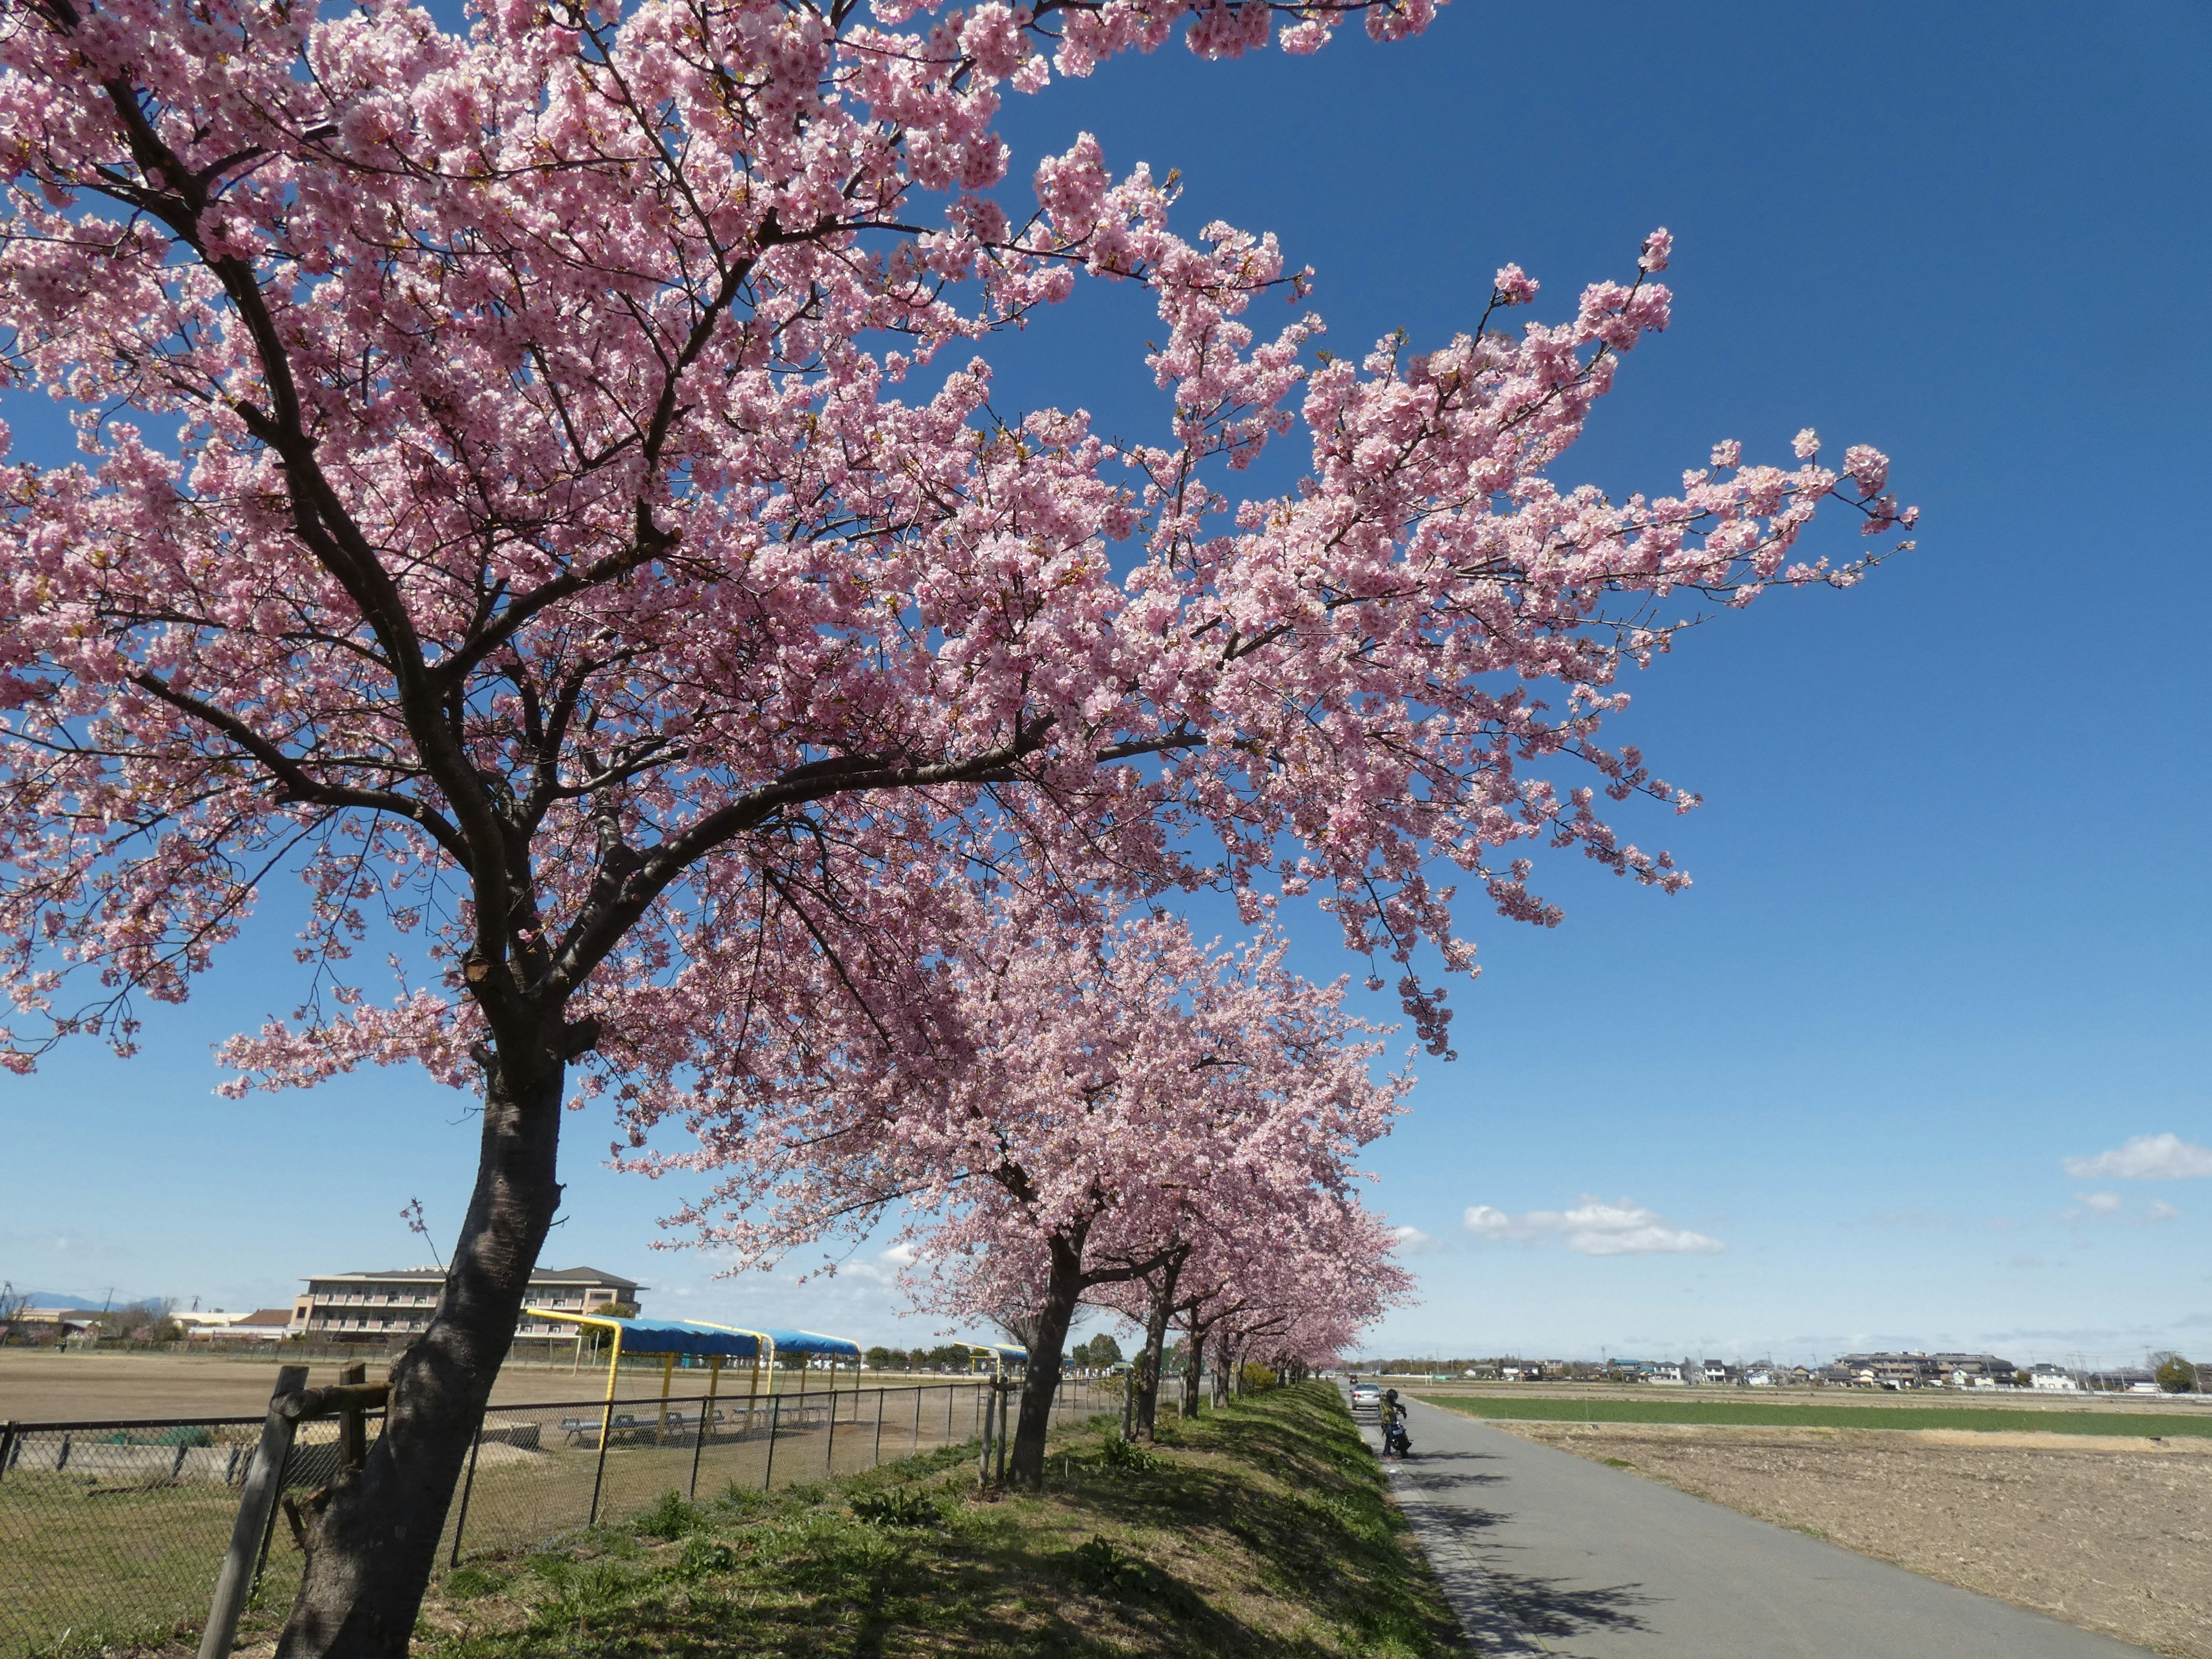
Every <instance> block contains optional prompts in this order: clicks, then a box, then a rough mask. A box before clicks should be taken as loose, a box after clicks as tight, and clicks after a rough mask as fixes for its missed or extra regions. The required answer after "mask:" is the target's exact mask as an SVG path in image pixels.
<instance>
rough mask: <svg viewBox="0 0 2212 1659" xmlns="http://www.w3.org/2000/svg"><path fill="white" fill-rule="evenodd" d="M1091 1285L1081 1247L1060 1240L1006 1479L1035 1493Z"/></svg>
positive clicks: (1038, 1315) (1032, 1346)
mask: <svg viewBox="0 0 2212 1659" xmlns="http://www.w3.org/2000/svg"><path fill="white" fill-rule="evenodd" d="M1089 1288H1090V1281H1089V1280H1088V1279H1087V1278H1086V1276H1085V1273H1084V1271H1083V1252H1082V1247H1081V1244H1080V1243H1070V1242H1069V1241H1067V1240H1066V1239H1064V1238H1061V1237H1059V1236H1057V1235H1055V1236H1054V1238H1053V1240H1052V1270H1051V1273H1050V1274H1049V1275H1048V1277H1047V1279H1046V1280H1045V1286H1044V1295H1043V1297H1042V1298H1041V1299H1040V1301H1039V1302H1038V1304H1037V1310H1036V1337H1035V1338H1034V1340H1032V1341H1031V1342H1030V1362H1029V1369H1028V1370H1027V1371H1026V1372H1025V1373H1024V1375H1023V1377H1022V1414H1021V1418H1020V1420H1019V1421H1018V1423H1017V1424H1016V1425H1015V1427H1014V1455H1013V1459H1012V1462H1011V1463H1009V1464H1008V1465H1007V1468H1006V1478H1007V1479H1008V1480H1011V1481H1012V1483H1013V1484H1014V1485H1015V1486H1028V1487H1030V1488H1032V1489H1035V1488H1036V1487H1039V1486H1043V1485H1044V1442H1045V1436H1046V1435H1047V1434H1048V1432H1049V1431H1050V1430H1051V1428H1052V1401H1053V1396H1054V1395H1055V1394H1056V1393H1058V1392H1059V1389H1060V1353H1061V1351H1062V1350H1063V1349H1065V1348H1066V1346H1067V1328H1068V1326H1069V1324H1070V1323H1071V1322H1073V1320H1074V1318H1075V1307H1076V1304H1077V1303H1079V1302H1080V1301H1081V1300H1082V1299H1083V1292H1084V1291H1085V1290H1087V1289H1089Z"/></svg>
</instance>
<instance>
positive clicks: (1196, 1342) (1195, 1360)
mask: <svg viewBox="0 0 2212 1659" xmlns="http://www.w3.org/2000/svg"><path fill="white" fill-rule="evenodd" d="M1205 1376H1206V1335H1205V1333H1204V1332H1202V1331H1200V1329H1199V1328H1197V1326H1196V1325H1195V1324H1194V1325H1193V1326H1192V1328H1191V1333H1190V1342H1189V1345H1188V1346H1186V1347H1185V1348H1184V1349H1183V1355H1182V1414H1183V1415H1184V1416H1185V1417H1195V1416H1197V1415H1198V1390H1199V1385H1200V1383H1201V1382H1202V1381H1203V1380H1204V1378H1205Z"/></svg>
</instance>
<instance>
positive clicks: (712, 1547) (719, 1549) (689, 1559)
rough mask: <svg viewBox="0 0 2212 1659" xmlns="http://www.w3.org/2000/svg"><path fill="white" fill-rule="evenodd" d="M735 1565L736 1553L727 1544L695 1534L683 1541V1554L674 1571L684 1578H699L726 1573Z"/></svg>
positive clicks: (736, 1561)
mask: <svg viewBox="0 0 2212 1659" xmlns="http://www.w3.org/2000/svg"><path fill="white" fill-rule="evenodd" d="M736 1565H738V1553H737V1552H736V1551H735V1550H733V1549H732V1548H731V1547H729V1546H728V1545H727V1544H725V1543H723V1542H722V1541H720V1539H716V1538H709V1537H708V1536H706V1534H703V1533H696V1532H695V1533H693V1534H691V1536H690V1537H689V1538H687V1539H685V1540H684V1553H683V1554H682V1555H680V1556H678V1558H677V1561H676V1571H678V1572H680V1573H682V1574H683V1575H684V1577H686V1578H699V1577H704V1576H705V1575H706V1574H708V1573H710V1572H727V1571H729V1570H730V1569H731V1568H732V1567H734V1566H736Z"/></svg>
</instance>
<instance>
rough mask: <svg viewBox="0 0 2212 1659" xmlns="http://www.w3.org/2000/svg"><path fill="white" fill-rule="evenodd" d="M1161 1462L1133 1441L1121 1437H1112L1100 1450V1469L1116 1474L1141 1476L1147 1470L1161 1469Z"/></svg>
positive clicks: (1108, 1438)
mask: <svg viewBox="0 0 2212 1659" xmlns="http://www.w3.org/2000/svg"><path fill="white" fill-rule="evenodd" d="M1159 1462H1160V1460H1159V1459H1158V1458H1157V1457H1155V1456H1153V1455H1152V1453H1150V1452H1148V1451H1146V1449H1144V1448H1143V1447H1142V1446H1139V1444H1138V1443H1136V1442H1135V1441H1133V1440H1124V1439H1122V1438H1121V1436H1120V1435H1118V1434H1117V1435H1110V1436H1109V1437H1107V1441H1106V1443H1105V1444H1104V1445H1103V1446H1101V1447H1100V1448H1099V1449H1098V1467H1099V1468H1102V1469H1111V1470H1112V1471H1113V1472H1114V1473H1115V1474H1142V1473H1143V1472H1144V1471H1145V1470H1146V1469H1151V1468H1158V1467H1159Z"/></svg>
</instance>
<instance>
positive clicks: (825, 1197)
mask: <svg viewBox="0 0 2212 1659" xmlns="http://www.w3.org/2000/svg"><path fill="white" fill-rule="evenodd" d="M967 937H968V940H969V942H968V943H967V944H966V945H964V946H963V947H962V948H961V949H959V950H958V951H957V952H956V951H953V950H951V948H950V947H948V949H947V950H946V951H945V953H944V955H943V956H942V957H940V958H939V962H938V963H937V964H936V966H937V969H938V973H939V976H940V978H941V979H942V981H944V983H943V984H942V985H941V986H940V987H939V991H938V994H937V996H936V997H935V999H934V1001H933V1011H934V1029H933V1034H932V1036H933V1044H932V1047H931V1048H928V1049H927V1050H922V1049H919V1048H916V1049H913V1050H902V1049H900V1048H895V1047H893V1046H891V1045H890V1043H887V1042H885V1041H884V1036H883V1032H882V1028H881V1026H880V1025H879V1024H878V1022H877V1021H876V1020H875V1019H873V1018H871V1017H869V1016H868V1014H867V1013H866V1011H864V1010H862V1009H860V1008H859V1007H858V1006H856V1005H855V1004H854V1003H852V1002H850V1001H841V1000H839V999H838V998H836V996H834V995H830V994H825V995H823V997H822V999H821V1000H819V1002H818V1003H817V1004H816V1005H815V1006H813V1007H812V1008H811V1010H810V1011H809V1012H806V1013H805V1015H804V1016H803V1017H794V1018H792V1019H791V1020H790V1021H789V1023H788V1024H787V1026H786V1027H785V1028H784V1029H785V1031H786V1042H787V1049H786V1055H785V1059H784V1061H783V1063H782V1064H781V1065H779V1066H775V1067H773V1068H766V1067H763V1068H761V1069H758V1070H756V1071H753V1072H751V1073H745V1074H738V1073H734V1072H733V1071H728V1070H724V1069H721V1068H720V1067H709V1068H707V1073H706V1074H707V1075H711V1076H713V1077H714V1079H715V1081H714V1084H713V1085H711V1088H712V1091H713V1094H712V1096H711V1097H709V1096H707V1095H705V1094H704V1093H702V1091H703V1090H704V1089H706V1088H707V1087H708V1085H699V1086H698V1087H697V1088H695V1090H694V1091H692V1092H691V1094H690V1097H689V1098H688V1099H684V1101H683V1103H682V1104H681V1105H679V1104H678V1099H679V1094H678V1090H677V1088H676V1086H675V1083H676V1080H675V1079H638V1080H635V1081H638V1082H639V1083H640V1084H641V1086H638V1087H636V1088H635V1089H634V1090H631V1091H627V1092H626V1093H625V1095H624V1097H623V1099H624V1104H623V1111H624V1113H625V1115H626V1116H627V1118H628V1119H629V1123H630V1125H631V1129H632V1139H633V1141H635V1142H637V1143H643V1142H645V1141H647V1139H649V1137H650V1135H651V1133H652V1132H653V1130H654V1129H655V1128H656V1127H659V1126H660V1125H661V1124H662V1123H664V1122H665V1121H667V1120H668V1119H669V1118H670V1117H671V1116H673V1115H678V1113H681V1114H682V1115H684V1118H685V1119H686V1120H687V1123H688V1127H689V1128H690V1131H691V1132H692V1133H695V1134H696V1135H697V1136H698V1138H699V1142H698V1146H697V1147H696V1150H691V1151H686V1152H656V1151H651V1150H647V1151H642V1152H637V1153H635V1154H634V1155H633V1156H632V1157H631V1158H630V1159H629V1162H630V1163H631V1164H633V1165H634V1166H635V1167H637V1168H639V1169H641V1170H646V1171H647V1172H648V1173H652V1174H655V1175H659V1174H664V1173H666V1172H668V1171H670V1170H713V1171H716V1172H720V1180H719V1181H718V1182H717V1184H716V1185H715V1187H714V1189H713V1190H712V1192H711V1193H709V1194H708V1195H707V1197H705V1198H704V1199H703V1200H700V1201H698V1202H696V1203H694V1204H692V1205H690V1206H687V1207H685V1208H684V1210H683V1211H681V1212H679V1213H678V1215H677V1217H675V1218H674V1221H675V1225H679V1226H682V1227H684V1228H687V1229H689V1230H691V1231H692V1232H693V1234H694V1236H695V1237H697V1238H699V1239H701V1240H702V1241H704V1242H708V1243H714V1244H715V1245H718V1246H721V1247H725V1248H726V1249H730V1250H732V1252H734V1254H735V1256H736V1258H737V1260H738V1262H739V1263H741V1264H744V1265H751V1264H755V1263H760V1262H765V1261H775V1260H777V1259H780V1258H781V1257H783V1256H784V1255H787V1253H788V1252H790V1251H791V1250H793V1249H796V1248H798V1247H799V1246H802V1245H808V1244H812V1243H817V1242H818V1241H822V1240H824V1239H832V1240H834V1239H836V1238H838V1237H863V1236H866V1235H867V1234H869V1233H872V1232H873V1231H876V1230H878V1228H879V1227H881V1226H882V1225H884V1223H885V1222H886V1220H887V1219H890V1220H895V1221H896V1225H897V1227H898V1229H899V1231H898V1233H897V1237H898V1239H899V1242H901V1243H906V1244H909V1245H911V1246H912V1247H913V1249H914V1253H915V1258H916V1267H915V1269H914V1270H912V1271H911V1273H910V1274H909V1282H910V1283H912V1284H915V1285H917V1287H921V1288H925V1289H926V1290H927V1291H928V1292H929V1293H930V1295H929V1299H930V1300H931V1302H932V1304H933V1305H935V1306H938V1307H940V1308H943V1309H945V1310H949V1311H954V1312H963V1313H965V1312H972V1311H974V1310H979V1309H981V1310H992V1311H993V1312H994V1314H995V1315H996V1316H998V1317H999V1318H1000V1322H1002V1323H1015V1322H1018V1325H1019V1327H1020V1328H1021V1329H1022V1331H1023V1333H1024V1340H1025V1341H1026V1343H1027V1345H1028V1346H1029V1351H1030V1359H1029V1364H1028V1367H1027V1370H1026V1373H1025V1377H1024V1385H1023V1394H1022V1407H1021V1418H1020V1421H1019V1423H1018V1425H1017V1428H1016V1431H1015V1434H1014V1440H1013V1448H1012V1465H1011V1468H1012V1475H1013V1477H1014V1478H1015V1479H1016V1480H1023V1481H1026V1482H1029V1483H1030V1484H1035V1483H1036V1482H1037V1481H1038V1480H1041V1479H1042V1474H1043V1458H1044V1440H1045V1433H1046V1431H1047V1428H1048V1425H1049V1424H1050V1421H1051V1410H1052V1402H1053V1398H1054V1393H1055V1391H1056V1389H1057V1388H1058V1385H1059V1381H1060V1369H1061V1354H1062V1350H1063V1347H1064V1346H1065V1343H1066V1336H1067V1331H1068V1327H1069V1323H1070V1322H1071V1320H1072V1319H1073V1316H1074V1315H1075V1312H1076V1310H1077V1308H1078V1306H1079V1304H1080V1303H1081V1302H1082V1301H1083V1300H1084V1298H1085V1297H1086V1296H1090V1295H1092V1294H1093V1293H1095V1292H1096V1291H1098V1290H1099V1289H1100V1287H1102V1286H1106V1285H1115V1284H1120V1283H1123V1282H1127V1281H1133V1280H1138V1279H1142V1278H1143V1277H1144V1276H1145V1275H1146V1274H1147V1273H1152V1272H1154V1271H1155V1270H1157V1269H1158V1268H1159V1267H1161V1266H1162V1265H1163V1264H1164V1263H1165V1262H1168V1261H1178V1260H1180V1259H1182V1256H1184V1255H1187V1254H1188V1251H1189V1249H1191V1243H1192V1241H1193V1240H1194V1239H1198V1238H1205V1237H1219V1236H1220V1235H1221V1234H1222V1233H1223V1232H1224V1231H1225V1230H1228V1229H1244V1228H1251V1229H1256V1230H1257V1236H1258V1237H1265V1236H1267V1235H1268V1234H1270V1233H1274V1232H1276V1231H1281V1232H1283V1233H1285V1234H1288V1233H1290V1232H1291V1231H1296V1230H1299V1229H1310V1227H1311V1225H1312V1224H1311V1223H1310V1222H1309V1221H1307V1220H1306V1219H1305V1215H1306V1212H1308V1211H1309V1210H1311V1209H1314V1208H1316V1206H1321V1207H1327V1206H1340V1205H1342V1203H1343V1202H1344V1200H1345V1199H1346V1194H1348V1192H1349V1190H1350V1187H1351V1183H1352V1180H1353V1179H1354V1176H1355V1171H1354V1169H1353V1164H1352V1159H1353V1158H1355V1157H1356V1156H1357V1154H1358V1150H1359V1148H1361V1147H1363V1146H1366V1145H1368V1144H1369V1143H1370V1142H1371V1141H1373V1140H1374V1139H1376V1138H1377V1137H1379V1136H1381V1135H1383V1134H1384V1133H1387V1132H1388V1131H1389V1127H1390V1125H1391V1123H1392V1121H1394V1120H1395V1117H1396V1116H1397V1115H1398V1113H1399V1111H1400V1110H1401V1103H1402V1097H1403V1095H1404V1092H1405V1089H1406V1087H1407V1081H1408V1080H1407V1079H1406V1078H1404V1077H1398V1078H1392V1079H1386V1080H1384V1081H1382V1082H1376V1081H1375V1080H1374V1079H1372V1078H1371V1077H1370V1074H1369V1066H1370V1063H1371V1062H1372V1061H1373V1060H1375V1058H1376V1056H1377V1054H1379V1053H1380V1051H1381V1044H1380V1042H1378V1041H1376V1037H1375V1035H1374V1034H1373V1032H1372V1031H1371V1030H1370V1028H1369V1027H1367V1026H1366V1025H1365V1024H1364V1023H1363V1022H1361V1021H1359V1020H1358V1019H1356V1018H1352V1017H1351V1016H1350V1015H1348V1014H1346V1012H1344V1009H1343V1006H1342V1004H1343V996H1344V989H1345V987H1343V986H1342V985H1341V984H1339V985H1336V986H1331V987H1320V986H1315V985H1312V984H1310V983H1308V982H1306V981H1303V980H1301V979H1299V978H1298V977H1297V975H1294V974H1292V973H1291V972H1290V971H1289V970H1288V969H1286V968H1285V966H1284V955H1285V951H1286V949H1287V945H1286V943H1285V940H1284V939H1283V938H1282V937H1281V936H1280V935H1279V933H1273V932H1272V931H1269V932H1263V933H1262V934H1261V936H1260V937H1259V938H1258V939H1255V941H1254V942H1252V943H1251V944H1249V945H1244V946H1243V947H1241V948H1237V949H1222V948H1214V947H1207V946H1204V945H1200V944H1199V943H1198V942H1197V941H1195V940H1194V939H1193V938H1192V936H1191V933H1190V931H1189V928H1188V926H1187V925H1186V924H1185V923H1184V922H1182V921H1181V920H1179V919H1177V918H1175V917H1171V916H1137V917H1133V918H1128V919H1125V920H1123V921H1121V922H1119V923H1118V924H1116V925H1115V926H1114V927H1110V928H1109V929H1105V930H1103V931H1101V930H1098V929H1096V928H1094V927H1091V926H1089V925H1087V924H1078V925H1072V926H1067V927H1060V928H1058V929H1051V928H1048V927H1044V926H1042V922H1041V920H1040V919H1039V918H1038V917H1036V916H1035V915H1030V914H1024V913H1015V914H1012V915H1002V916H1000V918H998V919H997V920H996V921H995V923H994V924H993V925H987V926H986V925H981V924H979V925H977V926H976V927H973V928H971V929H969V930H967ZM827 988H829V987H825V990H826V989H827ZM767 1052H768V1050H767V1046H766V1045H765V1044H763V1043H761V1042H758V1041H757V1039H756V1040H754V1041H753V1042H752V1045H751V1047H750V1054H751V1055H752V1056H753V1057H754V1058H755V1059H756V1060H757V1059H758V1058H759V1057H760V1056H762V1055H763V1054H765V1053H767ZM735 1058H736V1056H735V1055H734V1054H733V1055H732V1060H734V1059H735ZM1377 1236H1385V1235H1381V1234H1380V1231H1379V1229H1377ZM1254 1248H1255V1249H1257V1248H1261V1246H1260V1245H1259V1244H1258V1243H1257V1242H1256V1239H1255V1245H1254ZM831 1266H832V1269H833V1270H834V1262H833V1263H832V1264H831Z"/></svg>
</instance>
